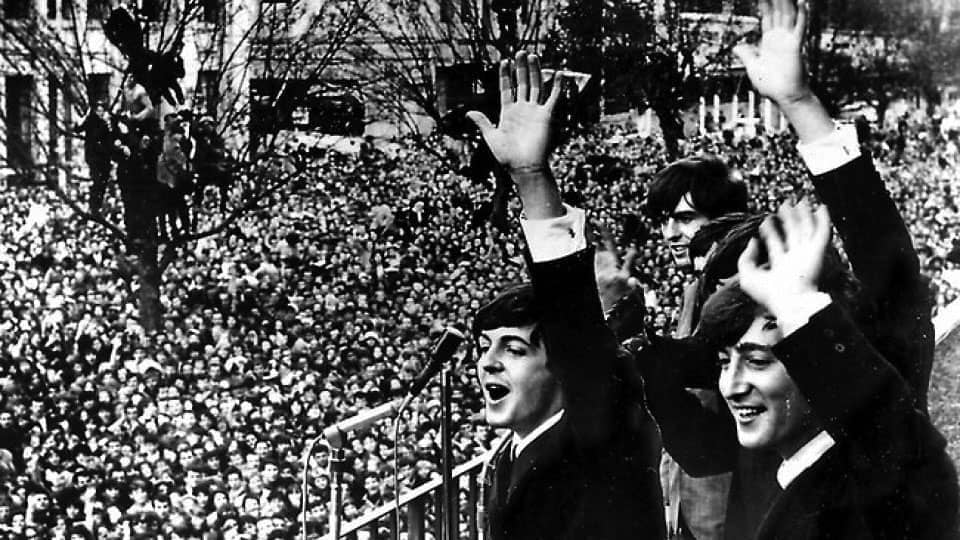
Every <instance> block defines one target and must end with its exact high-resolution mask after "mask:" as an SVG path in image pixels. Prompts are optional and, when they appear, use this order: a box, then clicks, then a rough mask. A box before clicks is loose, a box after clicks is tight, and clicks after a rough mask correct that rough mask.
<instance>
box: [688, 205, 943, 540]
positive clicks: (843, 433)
mask: <svg viewBox="0 0 960 540" xmlns="http://www.w3.org/2000/svg"><path fill="white" fill-rule="evenodd" d="M830 235H831V225H830V219H829V217H828V216H827V211H826V207H821V208H820V209H819V210H818V211H817V212H816V213H814V212H812V211H811V210H810V208H809V206H808V205H807V204H806V203H805V202H801V203H800V204H799V205H798V206H796V207H791V206H789V205H784V206H783V207H782V208H781V209H780V211H779V213H778V214H777V216H776V217H771V218H768V219H767V220H766V221H764V223H763V224H762V225H761V226H760V237H761V238H762V242H761V240H758V239H756V238H754V239H752V240H751V241H750V243H749V244H748V246H747V248H746V250H745V251H744V252H743V254H742V256H741V257H740V260H739V264H738V269H739V273H738V281H736V282H734V283H731V284H728V285H727V286H725V287H723V288H721V290H720V291H718V292H717V293H716V294H714V295H713V296H712V297H711V298H710V299H709V300H708V301H707V304H706V305H705V306H704V315H703V321H702V323H701V327H700V329H699V330H698V332H697V333H698V335H699V336H701V337H702V338H704V339H706V340H708V341H709V342H711V343H713V344H714V345H716V346H718V347H719V348H720V350H721V353H720V356H719V364H720V373H719V379H718V382H719V389H720V392H721V394H722V395H723V398H724V401H725V402H726V404H727V407H728V408H729V411H730V413H731V415H732V417H733V426H732V428H733V429H732V431H731V433H730V435H731V436H727V437H724V436H722V435H717V436H715V437H713V439H712V443H713V447H712V448H710V449H708V450H706V451H705V450H704V449H703V448H699V449H693V451H694V452H696V453H699V454H704V453H707V454H710V453H719V451H718V448H721V447H727V448H730V447H735V446H736V445H737V444H739V445H740V446H741V447H743V448H746V449H749V450H764V449H771V450H775V451H776V452H777V453H778V454H779V455H780V457H781V463H780V464H779V466H778V467H777V468H776V470H775V476H776V481H777V483H778V484H779V487H780V491H779V493H777V495H776V496H775V498H774V500H773V504H772V505H771V507H770V508H769V509H768V510H767V511H766V512H765V513H764V516H763V517H762V519H761V521H760V524H759V527H758V528H757V531H756V533H755V535H751V537H754V538H758V539H771V540H772V539H797V540H799V539H810V540H812V539H822V538H838V539H857V538H889V539H894V538H896V539H900V538H910V539H915V540H924V539H929V540H933V539H938V538H953V536H952V534H954V533H955V532H956V531H955V527H956V519H957V498H958V495H957V476H956V472H955V470H954V467H953V464H952V462H951V460H950V458H949V457H948V456H947V454H946V441H945V440H944V438H943V437H942V436H941V435H940V433H938V432H937V430H936V429H935V428H934V427H933V426H932V425H931V423H930V420H929V418H927V416H926V415H925V414H924V413H923V412H922V411H920V410H919V409H918V408H916V406H915V397H914V395H913V391H912V389H911V387H910V386H909V384H907V382H906V381H905V380H904V378H903V377H902V376H901V375H900V373H899V372H898V371H897V369H896V368H895V367H894V366H893V365H892V364H891V363H890V362H888V361H887V360H886V359H885V358H884V357H883V356H881V355H880V354H879V353H878V352H877V350H876V349H875V348H874V346H873V345H872V344H871V343H870V340H869V339H868V338H867V337H866V336H865V335H864V334H863V332H861V330H860V328H859V327H858V325H857V324H856V323H855V322H854V319H853V318H852V317H851V315H850V313H851V312H856V311H858V310H861V309H862V308H863V306H862V305H860V304H858V302H860V301H861V295H860V294H859V293H858V288H857V286H856V283H855V282H854V281H853V279H852V276H851V275H850V273H849V271H848V270H847V269H846V268H845V267H844V264H843V263H842V262H841V259H840V257H839V256H838V255H837V254H836V252H835V251H834V250H833V248H832V247H829V245H830ZM761 245H762V246H763V248H761ZM678 413H679V414H684V412H683V411H678ZM692 414H693V413H692ZM725 455H728V456H729V455H732V454H731V453H726V454H725ZM728 463H729V464H730V465H731V466H733V467H734V475H735V479H734V482H735V483H736V480H737V476H738V475H739V474H741V471H742V468H743V462H742V461H741V462H740V463H739V465H735V464H734V463H733V462H728ZM737 538H748V537H746V536H739V537H737Z"/></svg>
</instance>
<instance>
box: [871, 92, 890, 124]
mask: <svg viewBox="0 0 960 540" xmlns="http://www.w3.org/2000/svg"><path fill="white" fill-rule="evenodd" d="M889 107H890V100H889V99H878V100H877V104H876V105H875V106H874V109H876V111H877V128H878V129H883V125H884V124H885V122H884V118H885V117H886V116H887V109H888V108H889Z"/></svg>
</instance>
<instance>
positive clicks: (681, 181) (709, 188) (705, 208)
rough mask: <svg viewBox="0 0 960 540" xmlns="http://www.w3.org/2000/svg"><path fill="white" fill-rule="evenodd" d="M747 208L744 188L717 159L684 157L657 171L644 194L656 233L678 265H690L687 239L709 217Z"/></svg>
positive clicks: (706, 156)
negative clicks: (657, 231) (657, 223)
mask: <svg viewBox="0 0 960 540" xmlns="http://www.w3.org/2000/svg"><path fill="white" fill-rule="evenodd" d="M746 211H747V188H746V185H744V184H743V183H742V182H738V181H735V180H733V179H732V178H731V177H730V169H729V168H728V167H727V164H726V163H724V162H723V161H722V160H721V159H720V158H718V157H716V156H712V155H701V156H695V157H690V158H684V159H681V160H678V161H675V162H673V163H671V164H670V165H667V166H666V167H665V168H664V169H663V170H661V171H660V172H658V173H657V175H656V178H654V181H653V184H652V185H651V186H650V192H649V194H648V195H647V214H648V215H650V216H651V217H652V218H653V219H654V220H656V221H659V222H660V234H661V235H663V241H664V242H665V243H666V244H667V247H669V249H670V254H671V255H672V256H673V260H674V262H675V263H676V264H677V265H678V266H692V264H693V261H692V260H691V258H690V253H689V251H688V249H689V247H690V241H691V240H693V237H694V236H695V235H696V234H697V231H699V230H700V227H703V226H704V225H706V224H707V223H708V222H709V221H710V220H712V219H715V218H718V217H720V216H722V215H724V214H731V213H734V212H746Z"/></svg>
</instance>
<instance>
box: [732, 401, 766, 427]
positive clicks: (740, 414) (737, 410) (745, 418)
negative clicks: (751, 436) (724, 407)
mask: <svg viewBox="0 0 960 540" xmlns="http://www.w3.org/2000/svg"><path fill="white" fill-rule="evenodd" d="M766 410H767V408H766V407H762V406H760V407H748V406H745V405H741V406H737V407H734V408H733V416H734V417H735V418H736V419H737V421H738V422H740V423H749V422H751V421H752V420H753V419H754V418H756V417H757V416H759V415H760V413H762V412H764V411H766Z"/></svg>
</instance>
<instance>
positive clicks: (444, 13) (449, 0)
mask: <svg viewBox="0 0 960 540" xmlns="http://www.w3.org/2000/svg"><path fill="white" fill-rule="evenodd" d="M440 22H443V23H451V22H453V0H440Z"/></svg>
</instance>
